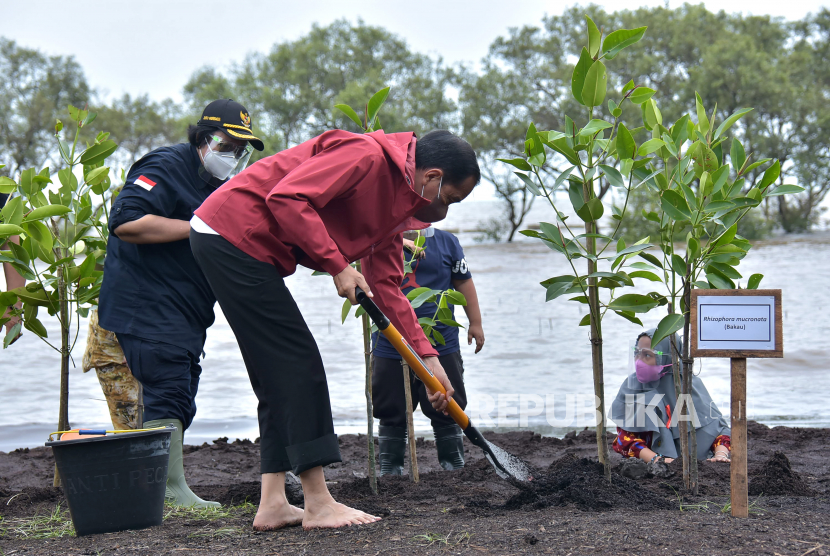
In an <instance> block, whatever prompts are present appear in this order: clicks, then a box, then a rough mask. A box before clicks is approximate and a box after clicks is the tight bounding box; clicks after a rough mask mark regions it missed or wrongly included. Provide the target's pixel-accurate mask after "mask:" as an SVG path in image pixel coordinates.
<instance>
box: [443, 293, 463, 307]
mask: <svg viewBox="0 0 830 556" xmlns="http://www.w3.org/2000/svg"><path fill="white" fill-rule="evenodd" d="M446 297H447V299H448V300H449V302H450V303H452V304H453V305H461V306H465V307H466V305H467V298H466V297H464V294H463V293H461V292H459V291H456V290H447V295H446Z"/></svg>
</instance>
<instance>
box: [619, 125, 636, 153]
mask: <svg viewBox="0 0 830 556" xmlns="http://www.w3.org/2000/svg"><path fill="white" fill-rule="evenodd" d="M635 152H637V143H635V142H634V137H633V136H632V135H631V132H630V131H628V128H627V127H625V124H623V123H620V125H619V127H618V128H617V154H618V155H619V157H620V159H621V160H622V159H628V158H634V153H635Z"/></svg>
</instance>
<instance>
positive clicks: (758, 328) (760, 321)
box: [697, 295, 775, 351]
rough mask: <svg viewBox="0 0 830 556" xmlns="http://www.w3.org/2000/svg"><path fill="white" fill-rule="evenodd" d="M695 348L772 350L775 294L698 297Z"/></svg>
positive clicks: (773, 344) (773, 345)
mask: <svg viewBox="0 0 830 556" xmlns="http://www.w3.org/2000/svg"><path fill="white" fill-rule="evenodd" d="M697 334H698V337H697V348H698V349H718V350H724V349H727V350H770V351H774V350H775V297H774V296H771V295H770V296H751V297H750V296H742V295H736V296H731V295H717V296H707V295H699V296H697Z"/></svg>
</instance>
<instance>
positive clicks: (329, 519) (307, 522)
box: [303, 500, 380, 530]
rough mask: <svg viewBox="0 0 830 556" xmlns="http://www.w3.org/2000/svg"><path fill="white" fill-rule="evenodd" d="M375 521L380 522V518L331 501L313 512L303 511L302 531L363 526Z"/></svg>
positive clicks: (309, 510)
mask: <svg viewBox="0 0 830 556" xmlns="http://www.w3.org/2000/svg"><path fill="white" fill-rule="evenodd" d="M375 521H380V518H379V517H376V516H373V515H369V514H367V513H364V512H361V511H360V510H355V509H354V508H350V507H348V506H344V505H343V504H340V503H339V502H335V501H334V500H331V501H330V502H327V503H325V504H322V505H320V506H317V507H316V508H315V509H314V510H311V509H307V510H306V511H305V516H304V517H303V529H305V530H309V529H322V528H335V527H345V526H347V525H348V526H351V525H364V524H366V523H374V522H375Z"/></svg>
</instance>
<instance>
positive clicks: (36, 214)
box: [23, 205, 72, 222]
mask: <svg viewBox="0 0 830 556" xmlns="http://www.w3.org/2000/svg"><path fill="white" fill-rule="evenodd" d="M69 212H72V209H70V208H69V207H65V206H63V205H46V206H45V207H40V208H36V209H35V210H33V211H32V212H30V213H29V214H27V215H26V216H25V217H23V222H31V221H33V220H41V219H43V218H52V217H53V216H63V215H64V214H67V213H69Z"/></svg>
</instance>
